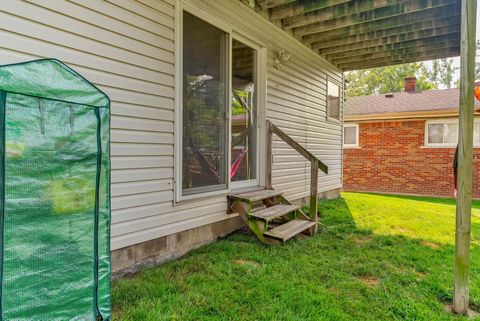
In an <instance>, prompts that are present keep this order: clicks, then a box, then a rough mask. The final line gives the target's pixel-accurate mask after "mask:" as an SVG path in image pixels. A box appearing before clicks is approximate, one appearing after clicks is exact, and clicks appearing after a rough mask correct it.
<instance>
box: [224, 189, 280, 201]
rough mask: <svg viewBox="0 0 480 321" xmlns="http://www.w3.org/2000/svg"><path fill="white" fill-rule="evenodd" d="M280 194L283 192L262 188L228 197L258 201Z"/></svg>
mask: <svg viewBox="0 0 480 321" xmlns="http://www.w3.org/2000/svg"><path fill="white" fill-rule="evenodd" d="M282 194H283V193H282V192H279V191H276V190H273V189H262V190H259V191H254V192H248V193H241V194H234V195H231V196H230V197H232V198H234V199H239V200H243V201H246V202H251V203H253V202H258V201H261V200H265V199H268V198H272V197H275V196H280V195H282Z"/></svg>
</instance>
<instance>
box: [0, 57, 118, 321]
mask: <svg viewBox="0 0 480 321" xmlns="http://www.w3.org/2000/svg"><path fill="white" fill-rule="evenodd" d="M109 133H110V100H109V98H108V97H107V96H106V95H105V94H104V93H103V92H101V91H100V90H99V89H98V88H96V87H95V86H94V85H92V84H91V83H90V82H88V81H87V80H86V79H85V78H83V77H82V76H80V75H79V74H78V73H76V72H75V71H73V70H72V69H70V68H69V67H67V66H66V65H65V64H63V63H62V62H60V61H58V60H53V59H46V60H37V61H32V62H26V63H21V64H14V65H6V66H0V136H1V139H0V146H1V155H0V175H1V181H0V182H1V183H0V199H1V203H0V231H1V238H0V320H1V321H8V320H25V321H26V320H49V321H53V320H58V321H65V320H95V321H98V320H110V319H111V304H110V248H109V247H110V156H109V155H110V147H109V146H110V141H109Z"/></svg>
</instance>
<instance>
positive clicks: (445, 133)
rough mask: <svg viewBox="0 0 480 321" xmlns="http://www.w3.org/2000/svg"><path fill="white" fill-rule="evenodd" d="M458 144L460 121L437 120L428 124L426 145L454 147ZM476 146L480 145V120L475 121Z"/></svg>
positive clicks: (474, 139) (474, 138)
mask: <svg viewBox="0 0 480 321" xmlns="http://www.w3.org/2000/svg"><path fill="white" fill-rule="evenodd" d="M457 143H458V119H455V120H435V121H429V122H427V123H426V145H427V146H439V147H441V146H443V147H454V146H456V145H457ZM473 143H474V145H480V120H475V126H474V136H473Z"/></svg>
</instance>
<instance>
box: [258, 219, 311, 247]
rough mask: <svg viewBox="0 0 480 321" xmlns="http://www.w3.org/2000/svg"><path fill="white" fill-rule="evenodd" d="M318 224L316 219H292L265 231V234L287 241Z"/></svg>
mask: <svg viewBox="0 0 480 321" xmlns="http://www.w3.org/2000/svg"><path fill="white" fill-rule="evenodd" d="M315 224H317V223H316V222H314V221H307V220H298V219H297V220H292V221H289V222H287V223H285V224H282V225H279V226H277V227H276V228H274V229H271V230H270V231H267V232H265V233H263V235H264V236H266V237H270V238H274V239H277V240H281V241H283V242H285V241H286V240H288V239H291V238H292V237H294V236H295V235H298V234H300V233H302V232H303V231H305V230H307V229H309V228H311V227H313V226H315Z"/></svg>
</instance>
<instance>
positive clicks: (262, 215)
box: [249, 204, 298, 222]
mask: <svg viewBox="0 0 480 321" xmlns="http://www.w3.org/2000/svg"><path fill="white" fill-rule="evenodd" d="M297 209H298V207H297V206H295V205H290V204H279V205H274V206H270V207H267V208H265V209H263V210H260V211H256V212H252V213H250V214H249V216H250V217H253V218H255V219H257V220H259V221H263V222H270V221H272V220H274V219H276V218H279V217H282V216H284V215H286V214H289V213H291V212H293V211H296V210H297Z"/></svg>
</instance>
